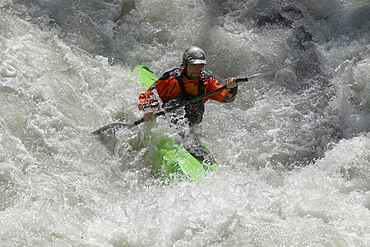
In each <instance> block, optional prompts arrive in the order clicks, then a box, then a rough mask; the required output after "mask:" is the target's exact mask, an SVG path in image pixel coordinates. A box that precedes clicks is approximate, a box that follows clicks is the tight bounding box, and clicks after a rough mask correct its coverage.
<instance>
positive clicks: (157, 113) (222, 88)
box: [92, 60, 298, 135]
mask: <svg viewBox="0 0 370 247" xmlns="http://www.w3.org/2000/svg"><path fill="white" fill-rule="evenodd" d="M297 61H298V60H295V61H293V62H291V63H289V64H285V65H283V66H281V67H279V68H275V69H272V70H268V71H265V72H262V73H257V74H254V75H251V76H248V77H245V78H237V79H236V82H237V83H240V82H246V81H249V80H250V79H254V78H258V77H262V76H265V75H270V74H272V73H275V72H277V71H279V70H281V69H284V68H286V67H289V66H291V65H292V64H294V63H296V62H297ZM225 89H227V87H226V85H224V86H222V87H220V88H218V89H216V90H214V91H212V92H209V93H206V94H202V95H200V96H198V97H195V98H193V99H190V100H187V101H184V102H182V103H181V104H179V105H177V106H172V107H168V108H165V109H164V110H163V111H159V112H156V113H155V114H154V116H155V117H159V116H162V115H165V113H166V112H171V111H174V110H176V109H179V108H181V107H183V106H187V105H190V104H192V103H195V102H197V101H199V100H202V99H205V98H208V97H210V96H212V95H214V94H216V93H219V92H221V91H223V90H225ZM144 121H145V120H144V117H142V118H140V119H138V120H136V121H135V122H133V123H131V124H125V123H112V124H108V125H106V126H103V127H101V128H100V129H97V130H95V131H94V132H92V133H93V134H94V135H97V134H101V133H102V132H104V131H106V130H109V129H116V128H122V127H127V128H131V127H134V126H136V125H139V124H141V123H142V122H144Z"/></svg>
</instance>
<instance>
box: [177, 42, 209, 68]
mask: <svg viewBox="0 0 370 247" xmlns="http://www.w3.org/2000/svg"><path fill="white" fill-rule="evenodd" d="M182 60H184V61H185V62H186V63H189V64H207V62H206V53H205V52H204V51H203V50H202V49H201V48H199V47H198V46H190V47H189V48H188V49H186V50H185V52H184V55H183V56H182Z"/></svg>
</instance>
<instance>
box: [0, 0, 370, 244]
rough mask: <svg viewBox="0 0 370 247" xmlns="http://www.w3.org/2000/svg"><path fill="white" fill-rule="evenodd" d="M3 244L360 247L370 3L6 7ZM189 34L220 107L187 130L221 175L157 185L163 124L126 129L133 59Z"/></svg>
mask: <svg viewBox="0 0 370 247" xmlns="http://www.w3.org/2000/svg"><path fill="white" fill-rule="evenodd" d="M0 15H1V21H0V100H1V106H0V129H1V131H0V150H1V152H0V193H1V195H0V236H1V237H0V246H5V247H7V246H9V247H13V246H99V247H101V246H114V247H118V246H176V247H177V246H356V247H359V246H361V247H362V246H364V247H365V246H370V134H369V131H370V4H369V1H368V0H286V1H279V0H227V1H220V0H105V1H104V0H78V1H75V0H57V1H51V0H1V2H0ZM190 45H198V46H200V47H202V48H203V49H204V50H205V51H206V53H207V62H208V65H207V66H206V67H205V70H206V71H207V72H208V73H209V74H212V75H214V76H215V77H217V78H220V79H221V80H225V79H226V78H228V77H230V76H234V77H246V76H248V75H253V74H256V73H259V72H263V71H266V70H269V69H273V68H276V67H279V66H281V65H283V64H286V63H289V62H291V61H293V60H295V59H299V61H298V62H297V63H296V64H294V65H293V66H291V67H288V68H285V69H283V70H280V71H278V72H277V73H275V74H273V75H269V76H266V77H262V78H256V79H254V80H250V81H249V82H244V83H241V84H240V86H239V94H238V97H237V99H236V100H235V101H234V102H233V103H231V104H220V103H218V102H214V101H213V102H210V101H209V102H207V104H206V112H205V116H204V119H203V122H202V123H201V124H200V125H199V127H198V129H197V132H199V133H200V134H201V140H202V142H203V143H204V144H205V145H206V146H207V147H208V149H209V150H210V151H211V153H212V154H213V156H214V158H215V159H216V161H217V163H218V164H219V166H218V169H217V170H216V171H215V172H213V173H211V174H210V175H209V176H207V177H206V178H204V179H202V180H201V181H199V182H195V183H192V182H187V181H174V182H168V181H166V180H164V179H163V178H161V177H158V175H156V174H155V173H154V171H153V169H152V166H151V164H150V162H149V159H150V158H148V155H147V154H148V151H149V147H150V141H151V139H150V135H149V134H148V133H150V132H154V133H156V132H163V131H170V129H166V128H168V126H167V121H166V119H165V118H159V119H158V120H157V121H156V123H144V124H141V125H139V126H136V127H135V128H131V129H129V130H122V131H119V132H118V133H117V136H116V138H115V139H114V140H111V141H108V142H106V143H102V142H101V141H100V140H98V139H97V138H96V137H95V136H92V135H91V134H90V133H91V131H93V130H95V129H97V128H99V127H101V126H103V125H106V124H109V123H112V122H127V123H131V122H133V121H135V120H137V119H138V118H140V117H141V116H142V113H141V112H139V111H138V110H137V107H136V104H137V99H138V95H139V94H140V93H141V92H142V91H143V88H142V87H141V86H140V85H139V84H138V83H137V82H138V79H139V78H138V75H137V74H136V73H135V72H134V68H135V66H136V65H139V64H144V65H147V66H148V67H150V68H151V69H152V70H153V71H154V72H155V73H156V74H158V75H160V74H162V73H164V72H166V71H168V70H170V69H172V68H175V67H178V66H179V65H180V64H181V58H182V53H183V51H184V50H185V49H186V48H187V47H188V46H190Z"/></svg>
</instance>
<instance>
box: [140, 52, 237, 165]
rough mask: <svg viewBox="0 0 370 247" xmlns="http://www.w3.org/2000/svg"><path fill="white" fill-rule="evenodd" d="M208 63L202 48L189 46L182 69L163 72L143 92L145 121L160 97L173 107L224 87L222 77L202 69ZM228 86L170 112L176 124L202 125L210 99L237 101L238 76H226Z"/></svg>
mask: <svg viewBox="0 0 370 247" xmlns="http://www.w3.org/2000/svg"><path fill="white" fill-rule="evenodd" d="M206 64H207V62H206V55H205V52H204V51H203V50H202V49H201V48H199V47H197V46H190V47H189V48H188V49H186V50H185V52H184V54H183V58H182V66H181V67H180V68H175V69H173V70H171V71H168V72H166V73H164V74H163V76H162V77H161V78H159V79H158V80H157V81H155V82H154V83H153V84H152V85H151V86H150V87H149V89H148V90H147V91H146V92H145V93H142V94H140V96H139V105H138V108H139V109H140V110H142V111H144V120H145V121H153V120H155V116H154V114H155V111H156V110H158V108H159V99H160V100H161V102H162V107H163V108H166V107H172V106H176V105H178V104H180V103H182V102H184V101H186V100H190V99H192V98H195V97H197V96H199V95H202V94H205V93H208V92H211V91H214V90H216V89H218V88H220V87H222V86H224V85H223V84H221V82H220V81H219V80H217V79H215V78H214V77H213V76H211V75H207V74H206V73H204V72H203V68H204V66H205V65H206ZM226 87H227V90H223V91H221V92H219V93H217V94H214V95H212V96H210V97H208V98H205V99H203V100H200V101H197V102H195V103H192V104H191V105H187V106H185V107H184V108H180V109H178V110H175V111H173V112H170V113H169V116H170V117H171V122H172V123H173V124H175V125H176V126H184V124H185V125H189V126H191V127H193V126H195V125H197V124H199V123H200V122H201V121H202V119H203V114H204V103H205V102H206V101H208V100H209V99H212V100H216V101H218V102H221V103H230V102H232V101H234V99H235V97H236V95H237V92H238V84H237V83H236V78H234V77H230V78H228V79H226ZM187 143H189V142H187ZM190 153H192V152H190ZM192 154H193V153H192ZM193 155H194V154H193ZM194 156H196V155H194ZM196 158H198V157H196ZM203 158H204V157H199V158H198V159H200V160H202V159H203Z"/></svg>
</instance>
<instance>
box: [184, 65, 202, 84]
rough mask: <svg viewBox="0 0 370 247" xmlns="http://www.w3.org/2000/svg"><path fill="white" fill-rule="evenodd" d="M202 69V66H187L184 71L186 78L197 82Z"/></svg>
mask: <svg viewBox="0 0 370 247" xmlns="http://www.w3.org/2000/svg"><path fill="white" fill-rule="evenodd" d="M203 67H204V64H188V65H187V69H186V72H187V76H188V77H189V78H190V79H192V80H198V79H199V78H200V72H202V69H203Z"/></svg>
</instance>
